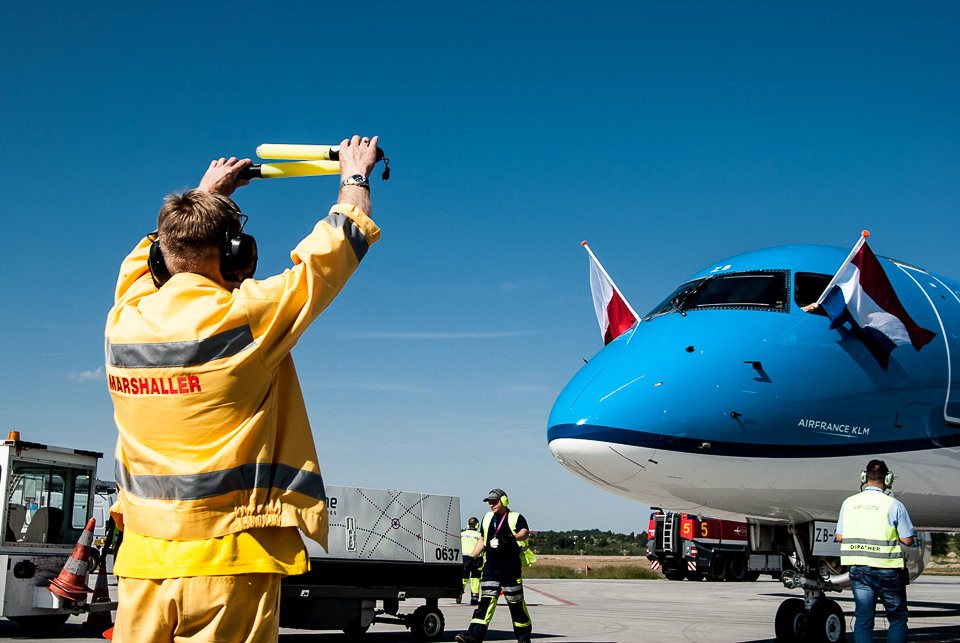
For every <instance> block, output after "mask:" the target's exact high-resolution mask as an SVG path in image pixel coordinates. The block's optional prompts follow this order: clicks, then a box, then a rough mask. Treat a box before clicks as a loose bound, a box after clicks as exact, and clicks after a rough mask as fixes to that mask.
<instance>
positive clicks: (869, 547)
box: [840, 490, 903, 568]
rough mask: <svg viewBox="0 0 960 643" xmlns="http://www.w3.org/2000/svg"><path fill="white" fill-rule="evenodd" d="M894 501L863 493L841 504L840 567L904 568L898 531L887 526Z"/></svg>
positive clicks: (875, 494) (868, 492)
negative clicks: (841, 537) (841, 538)
mask: <svg viewBox="0 0 960 643" xmlns="http://www.w3.org/2000/svg"><path fill="white" fill-rule="evenodd" d="M894 502H896V501H895V500H894V498H892V497H890V496H888V495H886V494H884V493H880V492H878V491H870V490H867V491H862V492H861V493H858V494H857V495H855V496H850V497H849V498H847V499H846V500H845V501H844V503H843V533H842V534H841V535H842V536H843V541H842V542H841V543H840V563H841V564H842V565H868V566H870V567H884V568H900V567H903V552H902V551H901V549H900V537H899V535H898V534H897V528H896V527H895V526H893V525H891V524H890V519H889V515H890V507H891V506H892V505H893V503H894Z"/></svg>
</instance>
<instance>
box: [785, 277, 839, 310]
mask: <svg viewBox="0 0 960 643" xmlns="http://www.w3.org/2000/svg"><path fill="white" fill-rule="evenodd" d="M831 279H832V277H831V275H824V274H821V273H819V272H796V273H794V275H793V301H795V302H797V305H798V306H801V307H803V306H807V305H809V304H812V303H813V302H815V301H817V299H819V298H820V295H822V294H823V291H824V289H826V287H827V284H828V283H830V280H831ZM810 312H812V313H813V314H814V315H824V316H826V314H827V313H826V312H825V311H824V310H823V308H820V307H818V308H815V309H814V310H812V311H810Z"/></svg>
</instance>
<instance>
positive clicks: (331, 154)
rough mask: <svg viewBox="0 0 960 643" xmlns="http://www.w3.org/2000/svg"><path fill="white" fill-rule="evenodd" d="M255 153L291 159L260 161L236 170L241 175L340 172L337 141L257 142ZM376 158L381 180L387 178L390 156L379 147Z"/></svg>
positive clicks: (261, 176)
mask: <svg viewBox="0 0 960 643" xmlns="http://www.w3.org/2000/svg"><path fill="white" fill-rule="evenodd" d="M257 156H259V157H260V158H262V159H295V160H293V161H291V162H287V163H260V164H254V165H251V166H250V167H248V168H247V169H246V170H244V171H243V172H242V173H241V174H240V178H242V179H276V178H285V177H292V176H322V175H325V174H339V173H340V146H339V145H298V144H287V143H262V144H261V145H258V146H257ZM377 161H383V162H384V165H385V166H386V167H385V168H384V170H383V175H382V178H383V180H384V181H386V180H387V179H389V178H390V159H388V158H386V157H385V156H384V154H383V150H382V149H377Z"/></svg>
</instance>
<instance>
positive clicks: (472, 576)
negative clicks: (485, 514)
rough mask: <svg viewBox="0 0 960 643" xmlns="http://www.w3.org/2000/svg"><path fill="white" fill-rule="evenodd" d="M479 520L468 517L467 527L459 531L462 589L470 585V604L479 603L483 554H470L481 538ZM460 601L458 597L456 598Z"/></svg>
mask: <svg viewBox="0 0 960 643" xmlns="http://www.w3.org/2000/svg"><path fill="white" fill-rule="evenodd" d="M479 527H480V521H479V520H477V519H476V518H470V520H468V521H467V528H466V529H464V530H463V531H461V532H460V552H461V553H462V554H463V589H462V590H461V591H460V595H461V596H462V595H463V591H464V590H466V589H467V585H469V586H470V604H471V605H479V604H480V573H481V571H482V570H483V556H477V557H476V558H474V557H473V556H471V554H472V553H473V550H474V549H475V548H476V546H477V543H478V542H480V540H481V539H482V538H483V536H482V535H481V534H480V531H479ZM457 602H458V603H459V602H460V599H459V598H458V599H457Z"/></svg>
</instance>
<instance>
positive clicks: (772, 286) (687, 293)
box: [647, 270, 819, 319]
mask: <svg viewBox="0 0 960 643" xmlns="http://www.w3.org/2000/svg"><path fill="white" fill-rule="evenodd" d="M818 294H819V293H818ZM788 306H789V300H788V298H787V271H786V270H756V271H750V272H734V273H726V274H719V275H711V276H709V277H704V278H702V279H694V280H693V281H688V282H687V283H685V284H683V285H682V286H680V287H679V288H677V289H676V290H675V291H673V293H671V294H670V296H669V297H667V298H666V299H664V300H663V302H661V303H660V305H659V306H657V307H656V308H654V309H653V311H651V312H650V313H649V314H647V319H649V318H651V317H654V316H656V315H665V314H667V313H675V312H677V313H681V314H686V313H687V311H690V310H704V309H716V308H727V309H731V308H732V309H739V310H772V311H778V312H786V311H787V309H788Z"/></svg>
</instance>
